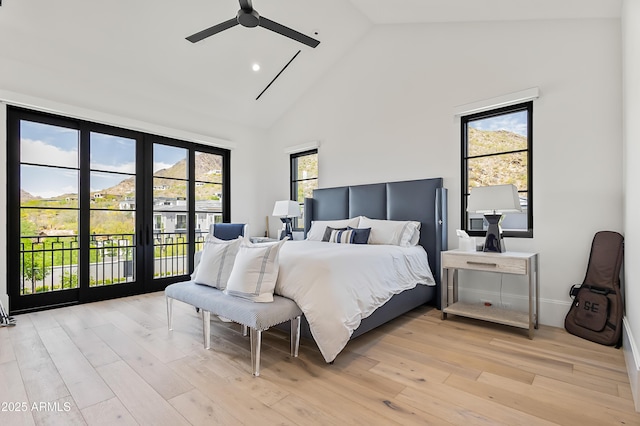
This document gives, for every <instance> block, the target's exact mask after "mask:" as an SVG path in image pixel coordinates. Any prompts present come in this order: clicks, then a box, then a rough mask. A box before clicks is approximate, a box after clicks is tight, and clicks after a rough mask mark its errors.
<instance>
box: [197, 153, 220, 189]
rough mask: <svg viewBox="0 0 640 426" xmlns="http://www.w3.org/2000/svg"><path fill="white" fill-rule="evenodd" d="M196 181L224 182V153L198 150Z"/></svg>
mask: <svg viewBox="0 0 640 426" xmlns="http://www.w3.org/2000/svg"><path fill="white" fill-rule="evenodd" d="M195 175H196V182H210V183H222V155H217V154H209V153H206V152H196V172H195Z"/></svg>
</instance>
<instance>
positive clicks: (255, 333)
mask: <svg viewBox="0 0 640 426" xmlns="http://www.w3.org/2000/svg"><path fill="white" fill-rule="evenodd" d="M249 334H250V340H251V368H252V369H253V375H254V376H256V377H258V376H259V375H260V349H261V347H262V331H261V330H256V329H255V328H252V327H249Z"/></svg>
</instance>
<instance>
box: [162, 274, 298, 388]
mask: <svg viewBox="0 0 640 426" xmlns="http://www.w3.org/2000/svg"><path fill="white" fill-rule="evenodd" d="M165 296H166V298H167V319H168V324H169V330H173V327H172V302H173V299H176V300H179V301H181V302H184V303H188V304H190V305H193V306H195V307H196V308H199V309H201V310H202V324H203V327H202V328H203V333H204V347H205V348H206V349H209V348H210V347H211V323H210V319H211V314H212V313H213V314H214V315H219V316H221V317H224V318H227V319H229V320H231V321H233V322H235V323H238V324H241V325H242V326H244V327H249V331H250V333H249V334H250V340H251V367H252V369H253V375H254V376H259V375H260V347H261V345H262V332H263V331H264V330H266V329H268V328H270V327H273V326H275V325H278V324H281V323H284V322H287V321H291V356H293V357H297V356H298V347H299V345H300V316H301V315H302V311H301V310H300V308H299V307H298V305H296V303H295V302H294V301H293V300H291V299H287V298H286V297H282V296H277V295H274V296H273V302H269V303H257V302H252V301H250V300H246V299H242V298H239V297H234V296H228V295H226V294H224V293H223V292H222V291H220V290H218V289H217V288H213V287H209V286H206V285H200V284H196V283H195V282H193V281H183V282H179V283H175V284H171V285H169V286H167V288H166V289H165ZM245 335H246V334H245Z"/></svg>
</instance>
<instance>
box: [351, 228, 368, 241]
mask: <svg viewBox="0 0 640 426" xmlns="http://www.w3.org/2000/svg"><path fill="white" fill-rule="evenodd" d="M349 229H351V230H352V231H353V240H352V241H351V243H352V244H368V243H369V234H371V228H352V227H349Z"/></svg>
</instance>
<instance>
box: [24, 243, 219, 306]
mask: <svg viewBox="0 0 640 426" xmlns="http://www.w3.org/2000/svg"><path fill="white" fill-rule="evenodd" d="M206 236H207V233H206V232H197V233H196V239H195V244H196V251H198V250H202V246H203V244H204V240H205V238H206ZM153 242H154V251H153V253H154V271H153V274H154V278H161V277H170V276H179V275H185V274H188V273H189V261H188V245H189V242H188V238H187V234H186V233H175V232H154V233H153ZM134 243H135V234H93V235H91V239H90V243H89V286H90V287H99V286H107V285H113V284H123V283H130V282H134V281H136V261H137V258H138V256H137V250H136V246H135V244H134ZM20 246H21V247H20V270H21V276H20V294H21V295H28V294H35V293H45V292H52V291H61V290H65V289H73V288H78V287H79V270H78V257H79V253H80V244H79V241H78V236H77V235H70V236H46V235H29V236H23V237H21V244H20Z"/></svg>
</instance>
